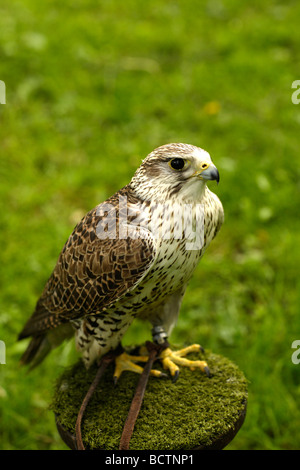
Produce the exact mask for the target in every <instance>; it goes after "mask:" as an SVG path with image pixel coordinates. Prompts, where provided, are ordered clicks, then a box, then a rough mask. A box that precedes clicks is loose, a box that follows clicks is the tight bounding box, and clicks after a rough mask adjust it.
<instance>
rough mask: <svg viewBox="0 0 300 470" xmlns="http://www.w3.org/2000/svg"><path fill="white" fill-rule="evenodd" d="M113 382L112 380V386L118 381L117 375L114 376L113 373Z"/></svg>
mask: <svg viewBox="0 0 300 470" xmlns="http://www.w3.org/2000/svg"><path fill="white" fill-rule="evenodd" d="M113 382H114V386H116V385H117V382H118V377H116V376H115V375H114V377H113Z"/></svg>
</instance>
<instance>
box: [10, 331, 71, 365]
mask: <svg viewBox="0 0 300 470" xmlns="http://www.w3.org/2000/svg"><path fill="white" fill-rule="evenodd" d="M73 334H74V330H73V328H72V326H71V325H70V324H64V325H60V326H59V327H57V328H55V329H54V330H49V331H47V332H44V333H41V334H39V335H35V336H32V337H31V341H30V343H29V345H28V346H27V349H26V351H25V352H24V353H23V355H22V357H21V359H20V362H21V364H22V365H28V364H30V369H33V368H34V367H36V366H37V365H38V364H40V363H41V362H42V361H43V360H44V359H45V357H46V356H47V355H48V354H49V352H50V351H51V350H52V349H54V348H56V347H57V346H59V345H60V344H61V343H62V342H63V341H64V340H65V339H69V338H70V337H71V336H72V335H73ZM19 339H23V335H20V336H19Z"/></svg>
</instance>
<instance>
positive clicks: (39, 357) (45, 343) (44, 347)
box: [20, 334, 52, 369]
mask: <svg viewBox="0 0 300 470" xmlns="http://www.w3.org/2000/svg"><path fill="white" fill-rule="evenodd" d="M51 349H52V346H51V343H50V341H49V339H48V337H47V334H43V335H39V336H34V337H33V338H32V339H31V341H30V343H29V345H28V347H27V349H26V351H25V352H24V353H23V355H22V357H21V359H20V362H21V364H22V365H28V364H30V369H33V368H34V367H36V366H37V365H38V364H40V363H41V362H42V361H43V359H45V357H46V356H47V354H48V353H49V352H50V351H51Z"/></svg>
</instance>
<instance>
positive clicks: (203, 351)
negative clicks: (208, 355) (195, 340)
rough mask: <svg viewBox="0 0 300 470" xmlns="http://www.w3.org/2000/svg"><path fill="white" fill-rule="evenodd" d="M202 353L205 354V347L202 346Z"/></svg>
mask: <svg viewBox="0 0 300 470" xmlns="http://www.w3.org/2000/svg"><path fill="white" fill-rule="evenodd" d="M200 351H201V352H202V353H203V354H204V353H205V349H204V348H203V346H200Z"/></svg>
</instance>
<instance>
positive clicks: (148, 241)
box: [19, 193, 155, 339]
mask: <svg viewBox="0 0 300 470" xmlns="http://www.w3.org/2000/svg"><path fill="white" fill-rule="evenodd" d="M117 194H118V193H117ZM107 203H112V204H113V206H114V207H115V208H116V209H117V210H116V211H115V215H116V217H117V220H118V217H119V209H118V206H117V205H116V195H115V196H114V197H113V198H111V199H109V200H108V201H106V203H104V204H107ZM100 206H103V205H100ZM100 206H98V207H96V208H95V209H93V210H92V211H90V212H89V213H88V214H87V215H86V216H85V217H84V218H83V219H82V221H81V222H80V223H79V224H78V225H77V226H76V227H75V229H74V231H73V233H72V234H71V236H70V237H69V239H68V241H67V242H66V244H65V246H64V248H63V250H62V252H61V254H60V256H59V258H58V261H57V264H56V266H55V269H54V271H53V273H52V275H51V276H50V278H49V280H48V282H47V284H46V286H45V288H44V291H43V293H42V295H41V297H40V299H39V300H38V302H37V305H36V309H35V311H34V313H33V315H32V316H31V318H30V319H29V320H28V322H27V323H26V325H25V327H24V328H23V330H22V332H21V333H20V335H19V339H22V338H25V337H27V336H31V335H39V334H42V333H43V332H45V331H46V330H48V329H52V328H55V327H57V326H58V325H60V324H61V323H65V322H68V321H70V320H72V319H76V318H80V317H82V316H84V315H88V314H95V313H101V312H104V311H105V310H106V309H107V308H108V307H109V306H110V305H112V304H113V303H114V302H116V301H117V300H118V299H120V298H121V297H122V296H124V295H125V294H126V292H128V291H129V290H130V289H132V288H133V287H134V286H135V285H137V284H138V283H139V282H140V280H141V279H142V277H143V276H144V275H145V274H146V273H147V271H148V270H149V268H150V266H151V265H152V263H153V260H154V258H155V246H154V243H153V238H152V236H151V234H150V232H145V234H144V236H142V237H139V238H135V239H134V238H125V239H122V238H121V239H120V237H119V236H118V227H117V233H116V237H115V238H105V239H99V237H98V236H97V230H99V226H100V227H101V224H102V227H104V226H105V225H107V224H106V221H107V215H108V212H105V213H104V216H103V213H102V215H99V207H100ZM102 212H103V211H102ZM112 212H113V211H112ZM112 215H114V214H112ZM103 224H104V225H103Z"/></svg>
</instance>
